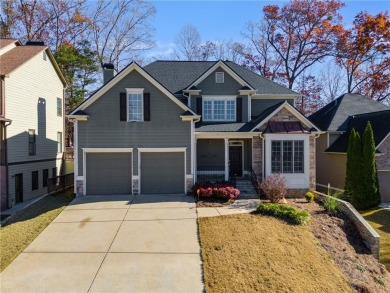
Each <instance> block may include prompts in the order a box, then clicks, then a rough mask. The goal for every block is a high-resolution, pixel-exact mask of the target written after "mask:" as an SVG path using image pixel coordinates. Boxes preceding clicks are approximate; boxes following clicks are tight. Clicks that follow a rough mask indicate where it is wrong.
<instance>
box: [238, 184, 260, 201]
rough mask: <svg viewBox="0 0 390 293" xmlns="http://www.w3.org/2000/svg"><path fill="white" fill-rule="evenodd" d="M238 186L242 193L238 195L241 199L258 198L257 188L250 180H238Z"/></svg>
mask: <svg viewBox="0 0 390 293" xmlns="http://www.w3.org/2000/svg"><path fill="white" fill-rule="evenodd" d="M236 188H237V189H238V190H239V191H240V195H239V196H238V198H239V199H240V198H243V199H247V198H258V195H257V194H256V190H255V188H254V187H253V185H252V182H250V181H249V180H237V181H236Z"/></svg>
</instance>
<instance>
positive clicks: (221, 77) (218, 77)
mask: <svg viewBox="0 0 390 293" xmlns="http://www.w3.org/2000/svg"><path fill="white" fill-rule="evenodd" d="M224 82H225V74H224V72H216V73H215V83H224Z"/></svg>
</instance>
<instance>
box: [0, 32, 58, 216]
mask: <svg viewBox="0 0 390 293" xmlns="http://www.w3.org/2000/svg"><path fill="white" fill-rule="evenodd" d="M0 78H1V113H0V114H1V116H0V123H1V128H0V129H1V146H0V148H1V176H0V180H1V184H0V185H1V209H2V210H4V209H7V208H10V207H12V206H14V205H15V204H17V203H19V202H23V201H25V200H28V199H31V198H34V197H37V196H40V195H44V194H45V193H47V187H46V184H47V179H48V178H49V177H52V176H57V175H58V174H59V172H60V168H61V162H62V152H63V134H64V88H65V86H66V81H65V79H64V77H63V75H62V73H61V71H60V69H59V67H58V65H57V64H56V62H55V60H54V57H53V55H52V53H51V52H50V50H49V49H48V47H47V46H44V45H43V43H39V42H38V43H34V42H30V43H28V44H27V45H24V46H23V45H21V44H20V42H19V41H17V40H13V39H0Z"/></svg>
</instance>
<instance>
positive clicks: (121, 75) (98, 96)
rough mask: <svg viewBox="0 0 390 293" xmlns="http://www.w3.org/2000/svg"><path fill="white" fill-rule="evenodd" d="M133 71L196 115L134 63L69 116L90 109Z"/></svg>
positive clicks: (185, 109)
mask: <svg viewBox="0 0 390 293" xmlns="http://www.w3.org/2000/svg"><path fill="white" fill-rule="evenodd" d="M133 70H135V71H137V72H138V73H139V74H141V75H142V76H143V77H144V78H145V79H146V80H147V81H149V82H150V83H152V84H153V85H154V86H155V87H156V88H157V89H158V90H160V91H161V92H162V93H163V94H164V95H166V96H167V97H168V98H170V99H171V100H172V101H173V102H174V103H175V104H176V105H178V106H179V107H180V108H182V109H183V110H184V111H189V112H190V113H191V114H193V115H196V114H195V113H194V112H193V111H192V110H191V109H190V108H188V107H187V106H186V105H184V104H183V103H182V102H180V101H179V100H178V99H177V98H176V97H175V96H174V95H173V94H172V93H171V92H169V91H168V90H167V89H166V88H165V87H164V86H163V85H161V84H160V83H159V82H158V81H157V80H155V79H154V78H153V77H152V76H151V75H150V74H149V73H147V72H146V71H145V70H144V69H143V68H142V67H140V66H139V65H138V64H137V63H135V62H132V63H130V64H129V65H128V66H127V67H125V68H124V69H123V70H122V71H121V72H120V73H118V74H117V75H116V76H115V77H114V78H113V79H111V80H110V81H109V82H108V83H106V84H105V85H104V86H102V87H101V88H100V89H99V90H97V91H96V93H94V94H93V95H92V96H90V97H89V98H88V99H87V100H85V101H84V102H83V103H81V104H80V105H79V106H78V107H77V108H76V109H74V110H73V111H72V113H70V115H69V116H72V115H73V114H75V113H76V112H77V111H80V110H85V109H86V108H88V107H89V106H90V105H91V104H92V103H94V102H95V101H96V100H97V99H99V98H100V97H101V96H103V95H104V94H105V93H106V92H107V91H108V90H110V89H111V88H112V87H113V86H114V85H116V84H117V83H118V82H119V81H120V80H121V79H123V78H124V77H126V76H127V75H128V74H129V73H130V72H132V71H133Z"/></svg>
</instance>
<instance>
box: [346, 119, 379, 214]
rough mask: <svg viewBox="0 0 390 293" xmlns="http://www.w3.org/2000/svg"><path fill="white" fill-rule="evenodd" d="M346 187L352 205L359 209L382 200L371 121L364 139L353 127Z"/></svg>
mask: <svg viewBox="0 0 390 293" xmlns="http://www.w3.org/2000/svg"><path fill="white" fill-rule="evenodd" d="M344 189H345V194H346V195H347V196H348V197H349V198H350V201H351V203H352V205H353V206H354V207H355V208H356V209H358V210H364V209H369V208H372V207H375V206H376V205H378V203H379V202H380V193H379V186H378V174H377V170H376V161H375V142H374V134H373V131H372V128H371V124H370V123H369V122H368V123H367V127H366V129H365V131H364V135H363V140H361V139H360V135H359V133H358V132H357V131H355V129H352V131H351V134H350V136H349V143H348V150H347V172H346V179H345V187H344Z"/></svg>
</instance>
